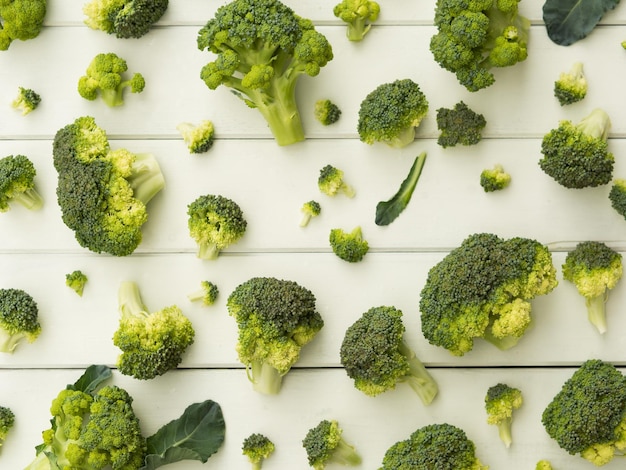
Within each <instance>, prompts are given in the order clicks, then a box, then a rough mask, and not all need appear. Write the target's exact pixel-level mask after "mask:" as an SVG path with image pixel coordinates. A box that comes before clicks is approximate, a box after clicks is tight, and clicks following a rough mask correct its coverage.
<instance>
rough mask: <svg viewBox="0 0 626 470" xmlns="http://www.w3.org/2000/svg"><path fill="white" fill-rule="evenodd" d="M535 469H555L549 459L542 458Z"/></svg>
mask: <svg viewBox="0 0 626 470" xmlns="http://www.w3.org/2000/svg"><path fill="white" fill-rule="evenodd" d="M535 470H553V469H552V464H551V463H550V461H549V460H545V459H544V460H540V461H539V462H537V465H536V466H535Z"/></svg>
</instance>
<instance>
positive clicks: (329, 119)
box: [313, 100, 341, 126]
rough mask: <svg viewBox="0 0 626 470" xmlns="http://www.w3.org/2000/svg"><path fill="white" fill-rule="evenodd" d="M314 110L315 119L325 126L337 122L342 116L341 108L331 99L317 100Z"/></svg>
mask: <svg viewBox="0 0 626 470" xmlns="http://www.w3.org/2000/svg"><path fill="white" fill-rule="evenodd" d="M313 112H314V115H315V119H317V120H318V121H319V122H320V123H322V125H324V126H330V125H331V124H334V123H336V122H337V121H339V118H340V117H341V109H339V106H337V105H336V104H335V103H333V102H332V101H330V100H317V101H316V102H315V108H314V110H313Z"/></svg>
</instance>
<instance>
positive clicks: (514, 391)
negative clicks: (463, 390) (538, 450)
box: [485, 383, 523, 447]
mask: <svg viewBox="0 0 626 470" xmlns="http://www.w3.org/2000/svg"><path fill="white" fill-rule="evenodd" d="M522 402H523V397H522V391H521V390H520V389H519V388H515V387H511V386H510V385H507V384H504V383H499V384H496V385H493V386H491V387H489V389H487V394H486V395H485V411H486V412H487V423H488V424H493V425H495V426H497V427H498V435H499V436H500V439H501V440H502V442H503V443H504V445H505V446H506V447H510V446H511V444H512V443H513V435H512V433H511V428H512V425H513V411H514V410H516V409H518V408H519V407H520V406H522Z"/></svg>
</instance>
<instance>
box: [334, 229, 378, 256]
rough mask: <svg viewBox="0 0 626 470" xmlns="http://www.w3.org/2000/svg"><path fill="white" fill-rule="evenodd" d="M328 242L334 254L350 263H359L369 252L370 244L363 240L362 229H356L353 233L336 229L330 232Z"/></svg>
mask: <svg viewBox="0 0 626 470" xmlns="http://www.w3.org/2000/svg"><path fill="white" fill-rule="evenodd" d="M328 240H329V243H330V247H331V248H332V250H333V253H335V254H336V255H337V256H338V257H339V258H341V259H342V260H344V261H348V262H349V263H358V262H359V261H361V260H363V258H364V257H365V255H366V254H367V252H368V251H369V244H368V243H367V240H365V239H364V238H363V233H362V230H361V227H356V228H355V229H353V230H352V231H351V232H345V231H344V230H343V229H340V228H334V229H332V230H331V231H330V236H329V239H328Z"/></svg>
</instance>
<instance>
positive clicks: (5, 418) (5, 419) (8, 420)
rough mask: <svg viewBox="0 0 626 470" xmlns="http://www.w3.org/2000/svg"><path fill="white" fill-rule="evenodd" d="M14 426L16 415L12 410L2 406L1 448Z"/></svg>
mask: <svg viewBox="0 0 626 470" xmlns="http://www.w3.org/2000/svg"><path fill="white" fill-rule="evenodd" d="M13 426H15V413H13V410H11V408H8V407H6V406H0V447H2V444H4V441H6V439H7V436H8V435H9V431H11V429H13Z"/></svg>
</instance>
